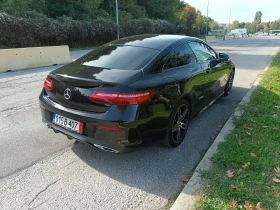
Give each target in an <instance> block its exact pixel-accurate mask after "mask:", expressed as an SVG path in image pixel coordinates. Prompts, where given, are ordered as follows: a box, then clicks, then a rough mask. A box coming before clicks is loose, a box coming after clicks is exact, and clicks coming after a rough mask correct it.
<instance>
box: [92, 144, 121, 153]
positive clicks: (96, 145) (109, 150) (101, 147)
mask: <svg viewBox="0 0 280 210" xmlns="http://www.w3.org/2000/svg"><path fill="white" fill-rule="evenodd" d="M93 145H94V146H95V147H97V148H98V149H101V150H103V151H106V152H112V153H120V152H119V151H118V150H115V149H112V148H110V147H105V146H102V145H99V144H93Z"/></svg>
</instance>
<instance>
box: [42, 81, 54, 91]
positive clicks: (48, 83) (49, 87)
mask: <svg viewBox="0 0 280 210" xmlns="http://www.w3.org/2000/svg"><path fill="white" fill-rule="evenodd" d="M44 87H45V88H46V89H47V90H52V89H53V82H52V80H51V79H50V78H46V79H45V82H44Z"/></svg>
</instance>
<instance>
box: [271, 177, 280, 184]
mask: <svg viewBox="0 0 280 210" xmlns="http://www.w3.org/2000/svg"><path fill="white" fill-rule="evenodd" d="M272 180H273V181H274V182H276V183H280V179H277V178H273V179H272Z"/></svg>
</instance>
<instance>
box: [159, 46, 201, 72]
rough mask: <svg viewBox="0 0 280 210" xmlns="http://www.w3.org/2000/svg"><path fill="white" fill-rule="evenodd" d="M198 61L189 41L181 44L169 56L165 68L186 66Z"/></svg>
mask: <svg viewBox="0 0 280 210" xmlns="http://www.w3.org/2000/svg"><path fill="white" fill-rule="evenodd" d="M195 62H197V60H196V57H195V55H194V53H193V51H192V49H191V48H190V47H189V45H188V44H187V43H185V44H182V45H180V46H179V47H177V48H176V49H175V50H173V51H172V52H171V53H170V54H169V55H168V57H167V60H166V62H165V64H164V65H163V70H165V69H171V68H175V67H179V66H184V65H187V64H190V63H195Z"/></svg>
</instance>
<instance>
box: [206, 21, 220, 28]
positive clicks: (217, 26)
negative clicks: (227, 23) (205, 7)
mask: <svg viewBox="0 0 280 210" xmlns="http://www.w3.org/2000/svg"><path fill="white" fill-rule="evenodd" d="M209 27H210V28H211V30H217V29H219V28H220V27H219V23H218V22H217V21H214V20H212V21H210V22H209Z"/></svg>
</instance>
